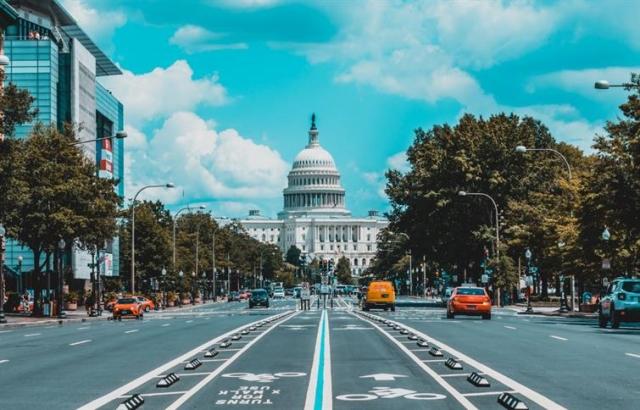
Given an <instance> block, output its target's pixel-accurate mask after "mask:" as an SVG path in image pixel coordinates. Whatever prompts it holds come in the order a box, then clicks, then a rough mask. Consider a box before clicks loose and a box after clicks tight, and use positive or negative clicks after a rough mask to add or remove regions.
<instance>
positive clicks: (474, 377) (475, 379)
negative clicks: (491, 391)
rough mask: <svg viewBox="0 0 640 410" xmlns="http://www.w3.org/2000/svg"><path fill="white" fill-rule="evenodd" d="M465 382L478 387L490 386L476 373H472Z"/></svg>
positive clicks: (487, 381)
mask: <svg viewBox="0 0 640 410" xmlns="http://www.w3.org/2000/svg"><path fill="white" fill-rule="evenodd" d="M467 381H468V382H469V383H471V384H473V385H474V386H478V387H489V386H491V384H490V383H489V380H487V379H485V378H484V377H483V376H480V375H479V374H478V373H476V372H473V373H471V374H470V375H469V376H468V377H467Z"/></svg>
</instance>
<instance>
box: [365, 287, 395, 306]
mask: <svg viewBox="0 0 640 410" xmlns="http://www.w3.org/2000/svg"><path fill="white" fill-rule="evenodd" d="M371 308H383V309H384V310H389V309H391V311H392V312H395V311H396V291H395V290H394V289H393V284H392V283H391V282H389V281H382V280H375V281H373V282H371V283H369V287H368V288H367V294H366V296H365V298H364V300H363V301H362V310H369V309H371Z"/></svg>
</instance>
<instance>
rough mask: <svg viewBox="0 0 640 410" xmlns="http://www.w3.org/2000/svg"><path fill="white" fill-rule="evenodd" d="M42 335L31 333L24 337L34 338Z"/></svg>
mask: <svg viewBox="0 0 640 410" xmlns="http://www.w3.org/2000/svg"><path fill="white" fill-rule="evenodd" d="M41 334H42V333H29V334H28V335H24V337H34V336H40V335H41Z"/></svg>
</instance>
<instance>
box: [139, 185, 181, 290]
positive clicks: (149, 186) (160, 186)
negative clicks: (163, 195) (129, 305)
mask: <svg viewBox="0 0 640 410" xmlns="http://www.w3.org/2000/svg"><path fill="white" fill-rule="evenodd" d="M173 187H175V185H174V184H173V183H171V182H169V183H167V184H164V185H146V186H143V187H142V188H140V189H139V190H138V192H136V194H135V195H134V196H133V202H132V203H131V294H132V295H133V294H135V293H136V199H137V198H138V195H140V192H142V191H144V190H145V189H148V188H173Z"/></svg>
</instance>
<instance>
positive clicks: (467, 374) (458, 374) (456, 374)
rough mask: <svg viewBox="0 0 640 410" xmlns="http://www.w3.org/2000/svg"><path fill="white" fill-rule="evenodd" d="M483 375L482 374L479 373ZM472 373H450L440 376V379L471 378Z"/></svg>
mask: <svg viewBox="0 0 640 410" xmlns="http://www.w3.org/2000/svg"><path fill="white" fill-rule="evenodd" d="M478 374H482V373H478ZM470 375H471V373H448V374H439V375H438V376H440V377H467V376H470Z"/></svg>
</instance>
